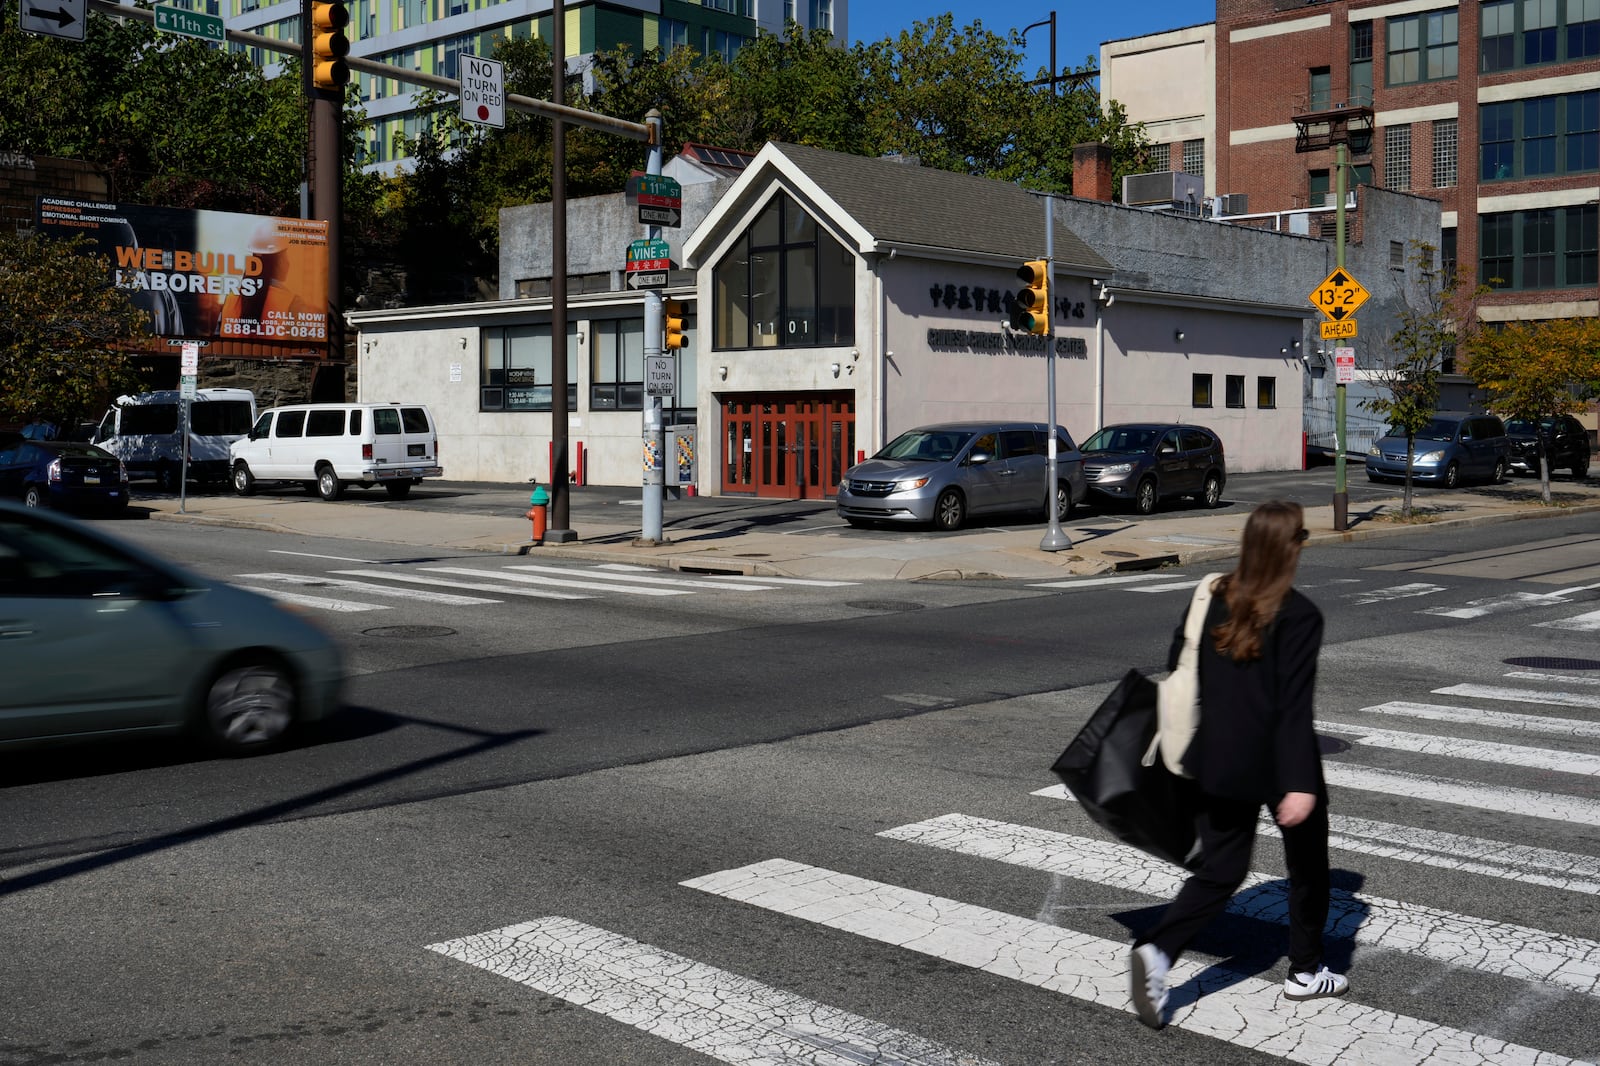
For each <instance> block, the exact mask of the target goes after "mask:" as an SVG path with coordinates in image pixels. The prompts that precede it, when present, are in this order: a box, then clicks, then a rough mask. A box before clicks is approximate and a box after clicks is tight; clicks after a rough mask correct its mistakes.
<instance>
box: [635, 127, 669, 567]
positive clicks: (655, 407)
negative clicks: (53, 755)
mask: <svg viewBox="0 0 1600 1066" xmlns="http://www.w3.org/2000/svg"><path fill="white" fill-rule="evenodd" d="M645 121H646V122H647V123H649V124H650V125H651V126H653V127H654V128H655V136H654V137H653V138H651V141H650V149H649V152H648V154H647V156H646V159H647V162H646V164H645V173H646V174H649V175H651V176H652V177H660V176H661V139H662V137H661V134H662V120H661V112H659V111H657V110H655V109H654V108H651V109H650V112H649V114H647V115H646V116H645ZM645 237H646V238H647V239H648V240H650V241H652V242H654V241H658V240H660V239H661V227H660V226H658V225H655V224H651V225H649V226H646V227H645ZM662 317H663V316H662V313H661V290H659V289H646V290H645V293H644V365H645V366H646V367H649V366H650V364H651V360H652V359H654V358H659V357H660V355H661V352H662V332H663V331H662ZM647 376H648V374H647ZM643 423H644V425H643V431H642V436H643V444H644V447H643V457H644V490H643V493H642V495H641V497H640V504H641V510H642V512H643V517H642V518H641V519H640V526H639V533H640V536H639V541H638V543H639V544H640V545H641V546H649V545H656V544H660V543H662V537H661V527H662V524H663V516H662V511H663V508H664V507H665V502H664V501H665V499H666V472H665V471H666V464H667V449H666V426H665V424H664V423H663V421H662V417H661V397H660V396H657V395H655V394H654V393H653V391H652V390H650V389H646V390H645V397H644V417H643Z"/></svg>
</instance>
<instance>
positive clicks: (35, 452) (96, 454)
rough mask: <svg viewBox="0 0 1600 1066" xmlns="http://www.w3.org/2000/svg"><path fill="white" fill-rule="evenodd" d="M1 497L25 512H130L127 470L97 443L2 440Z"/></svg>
mask: <svg viewBox="0 0 1600 1066" xmlns="http://www.w3.org/2000/svg"><path fill="white" fill-rule="evenodd" d="M0 496H10V497H12V498H14V499H18V500H21V501H22V503H23V506H25V507H60V508H64V509H68V510H79V511H98V512H100V513H102V514H121V513H122V512H123V511H124V510H126V509H127V507H128V469H127V467H125V466H123V465H122V461H121V460H120V459H118V458H117V457H116V456H114V455H112V454H111V453H110V452H108V451H106V450H105V449H103V448H96V447H95V446H94V445H93V444H80V443H77V442H75V441H66V440H23V439H22V438H20V437H19V438H17V439H16V440H10V441H0Z"/></svg>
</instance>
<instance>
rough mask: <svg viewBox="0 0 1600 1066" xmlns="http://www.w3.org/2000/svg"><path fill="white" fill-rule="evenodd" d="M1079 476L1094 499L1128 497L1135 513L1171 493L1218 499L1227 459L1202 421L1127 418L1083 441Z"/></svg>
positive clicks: (1212, 502)
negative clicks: (1193, 423)
mask: <svg viewBox="0 0 1600 1066" xmlns="http://www.w3.org/2000/svg"><path fill="white" fill-rule="evenodd" d="M1083 462H1084V471H1085V476H1086V477H1087V478H1088V479H1089V491H1090V492H1092V493H1093V494H1094V496H1095V498H1096V499H1104V500H1107V501H1116V502H1119V503H1131V504H1132V505H1133V509H1134V510H1135V511H1137V512H1138V513H1139V514H1149V513H1150V512H1152V511H1154V510H1155V509H1156V504H1158V503H1159V502H1161V501H1162V500H1164V499H1168V498H1171V497H1173V496H1193V497H1194V498H1195V499H1196V500H1199V501H1200V503H1201V504H1202V505H1204V506H1206V507H1216V506H1217V505H1218V504H1220V503H1221V502H1222V488H1223V486H1224V485H1226V484H1227V483H1228V461H1227V457H1226V456H1225V455H1224V454H1223V449H1222V438H1221V437H1219V436H1217V435H1216V434H1215V433H1213V432H1212V431H1211V430H1209V429H1207V428H1206V427H1205V426H1184V425H1176V424H1174V423H1171V422H1128V423H1123V424H1119V425H1115V426H1107V427H1106V428H1104V429H1102V430H1101V431H1100V432H1098V433H1096V434H1095V435H1094V436H1092V437H1090V438H1089V439H1088V440H1086V441H1084V442H1083Z"/></svg>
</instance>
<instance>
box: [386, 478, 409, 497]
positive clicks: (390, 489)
mask: <svg viewBox="0 0 1600 1066" xmlns="http://www.w3.org/2000/svg"><path fill="white" fill-rule="evenodd" d="M383 491H384V492H387V493H388V494H389V499H391V500H403V499H405V498H406V497H407V496H409V495H411V482H409V481H386V482H384V484H383Z"/></svg>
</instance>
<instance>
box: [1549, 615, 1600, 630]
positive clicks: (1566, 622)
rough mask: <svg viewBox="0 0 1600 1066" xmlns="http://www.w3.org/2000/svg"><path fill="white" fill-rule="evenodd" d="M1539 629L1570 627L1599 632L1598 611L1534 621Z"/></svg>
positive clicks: (1599, 619)
mask: <svg viewBox="0 0 1600 1066" xmlns="http://www.w3.org/2000/svg"><path fill="white" fill-rule="evenodd" d="M1533 624H1534V625H1536V626H1538V627H1539V628H1540V629H1571V630H1575V631H1577V632H1580V633H1594V632H1600V611H1589V612H1587V613H1585V614H1579V615H1574V616H1573V617H1571V618H1560V619H1557V620H1556V621H1553V622H1535V623H1533Z"/></svg>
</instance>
